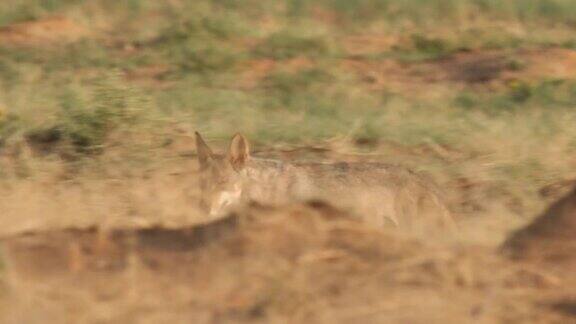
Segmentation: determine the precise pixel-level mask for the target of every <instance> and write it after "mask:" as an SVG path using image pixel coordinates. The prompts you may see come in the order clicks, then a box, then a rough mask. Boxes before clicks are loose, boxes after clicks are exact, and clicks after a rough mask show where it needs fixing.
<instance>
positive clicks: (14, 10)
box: [0, 0, 82, 26]
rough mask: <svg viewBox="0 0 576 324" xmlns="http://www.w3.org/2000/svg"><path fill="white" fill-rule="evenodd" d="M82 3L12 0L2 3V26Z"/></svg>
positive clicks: (0, 8)
mask: <svg viewBox="0 0 576 324" xmlns="http://www.w3.org/2000/svg"><path fill="white" fill-rule="evenodd" d="M80 3H82V1H81V0H12V1H3V2H2V3H0V26H3V25H6V24H9V23H14V22H20V21H25V20H31V19H35V18H38V17H41V16H43V15H46V14H49V13H52V12H55V11H57V10H60V9H63V8H65V7H69V6H72V5H77V4H80Z"/></svg>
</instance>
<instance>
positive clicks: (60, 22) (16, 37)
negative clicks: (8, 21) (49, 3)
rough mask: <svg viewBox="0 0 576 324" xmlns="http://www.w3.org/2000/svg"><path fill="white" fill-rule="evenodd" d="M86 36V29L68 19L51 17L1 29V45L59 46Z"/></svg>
mask: <svg viewBox="0 0 576 324" xmlns="http://www.w3.org/2000/svg"><path fill="white" fill-rule="evenodd" d="M86 35H87V30H86V29H85V28H84V27H82V26H80V25H79V24H78V23H76V22H74V21H72V20H70V19H68V18H66V17H49V18H44V19H39V20H34V21H27V22H21V23H16V24H12V25H8V26H4V27H0V44H2V45H13V46H43V45H58V44H62V43H70V42H74V41H77V40H79V39H81V38H83V37H85V36H86Z"/></svg>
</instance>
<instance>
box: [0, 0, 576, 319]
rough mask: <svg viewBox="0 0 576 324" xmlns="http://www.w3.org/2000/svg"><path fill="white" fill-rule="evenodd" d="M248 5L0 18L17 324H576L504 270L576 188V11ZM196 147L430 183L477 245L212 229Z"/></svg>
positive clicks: (123, 6)
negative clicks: (502, 248)
mask: <svg viewBox="0 0 576 324" xmlns="http://www.w3.org/2000/svg"><path fill="white" fill-rule="evenodd" d="M248 2H249V5H248V4H246V2H239V1H236V0H227V1H216V0H201V1H179V0H176V1H169V2H159V1H151V0H143V1H128V2H118V3H115V2H114V3H113V2H111V1H108V0H95V1H89V2H86V1H84V2H83V1H77V0H51V1H37V0H14V1H6V3H2V4H0V225H1V226H0V236H2V237H4V238H5V239H4V241H3V244H2V248H3V250H4V252H5V253H4V254H3V257H2V268H1V269H2V270H0V282H1V283H2V286H1V287H0V308H2V310H1V311H0V313H1V314H2V321H3V322H6V323H35V322H38V323H40V322H42V323H45V322H46V319H47V318H49V319H51V320H52V321H53V322H54V323H84V322H85V323H95V322H106V323H109V322H112V323H114V322H118V323H132V322H135V323H157V322H160V321H172V322H191V321H192V322H198V323H202V322H206V323H220V322H272V323H274V322H282V323H285V322H302V323H323V322H330V323H333V322H342V323H347V322H352V321H354V322H358V321H362V322H398V323H406V322H410V323H420V322H422V323H423V322H438V323H440V322H442V323H451V322H454V323H466V322H486V323H495V322H534V323H542V322H559V323H565V322H570V321H571V320H573V319H574V314H575V311H574V309H575V306H574V305H575V302H574V300H575V298H576V297H575V296H574V295H573V293H571V291H573V290H574V289H573V288H576V285H575V284H574V283H573V282H572V281H570V276H568V275H565V272H566V271H567V270H566V268H565V267H564V268H563V269H562V267H560V268H558V267H550V266H549V264H548V265H547V264H534V263H532V261H530V260H529V258H528V260H527V261H526V260H524V261H513V260H509V259H507V258H504V257H502V256H500V255H499V254H498V253H497V252H496V251H497V247H498V246H499V245H500V243H501V242H502V241H504V240H505V239H506V237H507V236H508V234H509V233H510V232H512V231H514V230H515V229H517V228H519V227H521V226H522V225H523V224H526V223H529V222H530V221H531V220H532V219H533V217H535V216H536V215H538V213H539V212H540V211H541V210H544V208H545V206H547V205H548V204H549V203H550V202H552V201H554V200H555V199H556V198H558V197H560V196H562V195H563V193H564V192H566V191H567V188H570V187H572V185H573V183H574V180H575V179H576V173H575V171H574V170H576V168H575V167H576V158H575V156H576V141H575V138H576V128H574V127H573V125H574V124H575V122H576V113H575V112H574V107H575V106H576V80H575V78H574V71H576V70H575V68H574V67H575V66H576V56H575V54H574V44H575V42H574V36H573V23H574V15H573V13H574V12H575V11H576V6H575V5H574V4H573V2H572V1H571V0H534V1H520V0H514V1H484V0H462V1H445V0H425V1H421V0H419V1H415V0H410V1H400V0H398V1H394V0H391V1H377V0H362V1H341V0H316V1H298V0H287V1H283V2H274V3H273V2H262V1H248ZM439 17H442V19H439ZM192 130H199V131H201V132H202V133H203V134H206V135H207V136H206V137H207V138H208V139H209V141H210V142H211V144H214V145H215V146H218V145H221V146H223V145H224V141H227V140H228V138H229V137H230V135H231V134H233V133H236V132H238V131H241V132H243V133H244V134H246V135H247V136H248V137H249V138H250V139H251V140H253V141H254V142H255V149H256V151H257V153H256V155H257V156H263V157H281V158H284V159H290V160H330V161H333V160H349V161H351V160H353V161H373V160H377V161H383V162H392V163H399V164H402V165H406V166H409V167H411V168H414V169H417V170H419V171H423V172H425V173H427V174H429V175H430V176H431V177H432V178H434V179H435V180H436V182H438V184H439V185H440V186H441V187H442V189H443V190H444V192H445V193H446V198H447V200H448V202H449V204H450V207H451V209H452V210H453V212H454V214H455V216H456V218H457V221H458V226H459V228H460V231H461V235H460V236H461V237H460V240H459V241H457V242H454V241H450V242H440V241H436V240H431V239H425V238H424V239H423V238H413V237H412V238H409V237H408V236H406V235H404V233H396V232H388V231H385V230H382V229H374V228H370V227H369V226H367V225H366V224H360V223H357V222H356V221H355V220H354V219H349V217H348V216H346V215H342V214H345V213H344V212H340V211H335V210H331V209H330V208H329V207H326V206H310V205H290V206H282V207H278V208H274V207H262V206H253V207H252V208H249V209H247V210H243V211H240V212H239V214H238V215H236V216H233V217H231V218H229V219H228V221H226V220H223V221H222V223H219V222H216V223H213V222H211V221H213V220H209V219H207V218H206V216H205V215H204V214H203V213H202V212H200V211H199V210H198V208H197V206H198V205H197V198H198V192H197V190H198V188H197V186H196V179H197V177H196V166H195V164H194V162H193V161H194V159H193V157H194V154H195V152H194V149H193V147H194V146H193V144H192V141H191V139H190V138H189V136H188V135H187V134H189V133H191V131H192ZM338 215H339V216H338ZM567 223H569V222H567ZM535 224H537V223H535ZM221 226H223V229H222V230H220V227H221ZM534 226H535V227H540V226H536V225H533V227H534ZM555 226H558V225H555ZM551 228H552V229H553V230H551V234H550V233H547V234H546V235H544V236H543V237H547V238H549V237H558V236H559V234H557V233H556V230H554V228H555V227H554V226H552V227H551ZM556 228H557V227H556ZM536 232H537V233H538V231H536ZM25 233H26V234H25ZM203 233H204V234H203ZM528 241H529V242H530V243H527V245H526V246H530V247H532V246H535V248H534V249H535V250H536V251H539V249H540V247H541V245H539V244H540V243H535V242H539V240H537V239H534V240H532V239H530V240H528ZM540 241H542V240H540ZM543 241H549V240H547V239H545V240H543ZM553 243H554V244H556V243H558V240H554V241H553ZM560 243H561V242H560ZM522 244H524V243H522ZM532 244H534V245H532ZM554 244H552V245H554ZM534 249H533V248H530V250H531V251H533V250H534ZM554 249H555V248H554ZM568 270H570V269H568Z"/></svg>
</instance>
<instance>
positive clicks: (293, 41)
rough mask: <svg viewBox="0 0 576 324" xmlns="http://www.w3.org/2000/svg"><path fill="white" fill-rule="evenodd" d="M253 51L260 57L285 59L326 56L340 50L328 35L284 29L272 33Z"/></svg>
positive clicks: (335, 53)
mask: <svg viewBox="0 0 576 324" xmlns="http://www.w3.org/2000/svg"><path fill="white" fill-rule="evenodd" d="M253 52H254V55H256V56H258V57H266V58H272V59H276V60H285V59H291V58H295V57H299V56H304V57H309V58H326V57H331V56H334V55H337V53H338V52H339V50H338V48H337V47H336V46H335V44H333V43H332V42H330V41H329V40H328V39H327V38H326V37H322V36H317V35H302V34H301V33H296V32H294V31H288V30H283V31H279V32H276V33H273V34H271V35H270V36H269V37H268V38H266V39H265V40H264V41H263V42H261V43H260V44H258V46H256V47H255V48H254V51H253Z"/></svg>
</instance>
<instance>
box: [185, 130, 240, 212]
mask: <svg viewBox="0 0 576 324" xmlns="http://www.w3.org/2000/svg"><path fill="white" fill-rule="evenodd" d="M196 150H197V155H198V162H199V164H200V189H201V192H202V199H201V204H202V207H203V208H204V209H206V210H207V211H208V212H209V213H210V215H212V216H215V215H219V214H222V213H223V212H225V211H226V210H227V209H228V208H229V207H230V206H232V205H234V204H236V203H238V202H240V198H241V196H242V178H241V174H240V173H241V172H242V170H243V169H244V168H245V167H246V164H247V162H248V160H249V159H250V148H249V146H248V141H247V140H246V138H245V137H244V136H242V135H241V134H236V135H234V137H232V140H231V142H230V146H229V148H228V152H226V154H224V155H216V154H214V153H213V152H212V150H211V149H210V147H208V145H207V144H206V142H204V140H203V139H202V136H200V134H199V133H198V132H196Z"/></svg>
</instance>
